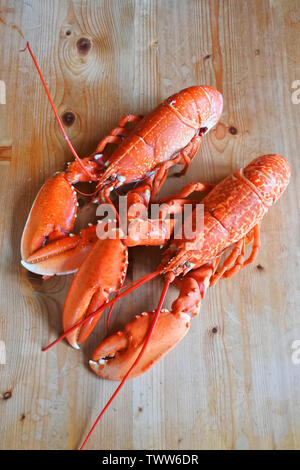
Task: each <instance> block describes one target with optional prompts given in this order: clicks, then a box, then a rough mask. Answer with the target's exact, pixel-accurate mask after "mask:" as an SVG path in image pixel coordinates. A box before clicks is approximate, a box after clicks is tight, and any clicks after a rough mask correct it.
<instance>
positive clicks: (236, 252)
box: [210, 238, 245, 286]
mask: <svg viewBox="0 0 300 470" xmlns="http://www.w3.org/2000/svg"><path fill="white" fill-rule="evenodd" d="M244 247H245V241H244V238H242V239H241V240H239V241H238V242H237V243H236V245H235V247H234V248H233V250H232V251H231V253H230V254H229V255H228V256H227V258H226V259H225V261H224V262H223V265H222V267H221V269H220V271H218V272H217V274H215V275H214V276H213V277H212V279H211V282H210V285H211V286H214V285H215V284H216V283H217V282H218V281H219V279H221V278H222V277H223V276H224V273H225V272H226V271H227V269H228V268H229V266H231V265H232V264H234V265H235V263H236V261H237V259H238V257H239V256H240V255H241V253H242V251H243V250H244Z"/></svg>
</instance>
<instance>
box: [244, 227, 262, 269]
mask: <svg viewBox="0 0 300 470" xmlns="http://www.w3.org/2000/svg"><path fill="white" fill-rule="evenodd" d="M253 237H254V238H253V245H252V252H251V254H250V256H249V258H248V259H247V260H246V261H245V262H244V264H243V267H244V266H247V265H248V264H250V263H253V261H255V259H256V257H257V255H258V252H259V249H260V226H259V224H257V225H255V227H254V228H253Z"/></svg>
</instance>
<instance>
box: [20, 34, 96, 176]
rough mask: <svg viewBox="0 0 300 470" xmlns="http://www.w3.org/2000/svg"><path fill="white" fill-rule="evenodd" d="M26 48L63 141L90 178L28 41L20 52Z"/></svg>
mask: <svg viewBox="0 0 300 470" xmlns="http://www.w3.org/2000/svg"><path fill="white" fill-rule="evenodd" d="M26 49H27V50H28V52H29V54H30V55H31V58H32V60H33V62H34V65H35V67H36V69H37V71H38V74H39V76H40V79H41V81H42V84H43V87H44V89H45V91H46V94H47V96H48V99H49V101H50V104H51V107H52V109H53V111H54V114H55V117H56V120H57V122H58V125H59V127H60V130H61V132H62V133H63V136H64V138H65V141H66V142H67V144H68V146H69V148H70V150H71V152H72V154H73V155H74V157H75V160H77V162H78V163H79V165H80V166H81V168H82V169H83V170H84V171H85V172H86V173H87V174H88V175H89V177H90V178H93V175H92V174H91V173H90V172H89V171H88V169H87V168H86V167H85V166H84V164H83V163H82V161H81V159H80V158H79V156H78V155H77V153H76V150H75V149H74V147H73V145H72V144H71V142H70V139H69V137H68V136H67V134H66V131H65V129H64V126H63V124H62V122H61V119H60V117H59V115H58V112H57V111H56V108H55V106H54V103H53V100H52V98H51V95H50V92H49V90H48V88H47V85H46V82H45V80H44V77H43V75H42V72H41V70H40V68H39V66H38V63H37V60H36V58H35V56H34V54H33V52H32V50H31V48H30V45H29V42H27V43H26V47H25V48H24V49H21V50H20V52H24V51H26Z"/></svg>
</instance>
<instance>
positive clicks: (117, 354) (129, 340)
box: [90, 260, 218, 380]
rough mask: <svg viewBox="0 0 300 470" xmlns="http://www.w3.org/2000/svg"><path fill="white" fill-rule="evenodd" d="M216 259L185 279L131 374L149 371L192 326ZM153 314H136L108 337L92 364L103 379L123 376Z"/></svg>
mask: <svg viewBox="0 0 300 470" xmlns="http://www.w3.org/2000/svg"><path fill="white" fill-rule="evenodd" d="M217 263H218V261H217V260H214V261H213V262H212V263H208V264H206V265H204V266H202V267H201V268H199V269H197V270H195V271H192V272H190V273H189V274H188V275H187V276H186V277H185V278H184V279H183V281H182V285H181V289H180V293H179V296H178V298H177V299H176V300H175V301H174V302H173V304H172V310H171V311H169V310H165V309H164V310H162V311H161V313H160V316H159V318H158V320H157V324H156V326H155V329H154V331H153V332H152V336H151V341H150V342H149V344H148V345H147V348H146V350H145V352H144V354H143V356H142V357H141V358H140V360H139V362H138V363H137V364H136V366H135V367H134V369H133V370H132V371H131V373H130V375H129V378H133V377H136V376H138V375H140V374H142V373H144V372H146V371H147V370H148V369H150V368H151V367H152V366H153V365H154V364H155V363H156V362H158V361H159V360H160V359H161V358H162V357H163V356H165V355H166V354H167V353H168V352H169V351H170V350H171V349H173V348H174V347H175V346H176V345H177V344H178V343H179V342H180V341H181V340H182V339H183V337H184V336H185V335H186V333H187V332H188V330H189V328H190V321H191V318H192V317H193V316H195V315H197V314H198V313H199V308H200V303H201V300H202V299H203V297H204V295H205V293H206V291H207V289H208V287H209V281H210V278H211V276H212V274H213V273H214V271H215V269H216V266H217ZM154 315H155V312H144V313H142V314H141V315H137V316H136V317H135V319H134V320H133V321H131V322H129V323H128V324H127V325H126V326H125V328H124V330H122V331H119V332H117V333H116V334H114V335H111V336H109V337H107V338H106V339H105V340H104V341H103V342H102V343H101V344H100V345H99V346H98V348H97V349H96V350H95V352H94V354H93V356H92V360H91V361H90V367H91V369H92V370H93V372H95V374H96V375H98V376H99V377H102V378H104V379H108V380H122V379H123V377H124V376H125V375H126V373H127V372H128V370H129V369H130V367H131V365H132V364H134V362H135V360H136V358H137V357H138V355H139V353H140V351H141V349H142V347H143V344H144V342H145V340H146V338H147V335H148V332H149V328H150V327H151V325H152V322H153V318H154Z"/></svg>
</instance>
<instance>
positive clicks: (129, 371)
mask: <svg viewBox="0 0 300 470" xmlns="http://www.w3.org/2000/svg"><path fill="white" fill-rule="evenodd" d="M173 279H174V278H173V277H171V276H168V277H167V279H166V282H165V285H164V288H163V290H162V293H161V296H160V300H159V304H158V307H157V309H156V312H155V315H154V319H153V322H152V324H151V327H150V329H149V331H148V333H147V336H146V338H145V341H144V344H143V346H142V349H141V350H140V352H139V355H138V356H137V358H136V359H135V361H134V363H133V364H132V366H131V367H130V369H129V370H128V371H127V372H126V374H125V375H124V377H123V379H122V381H121V383H120V385H119V386H118V388H117V389H116V390H115V391H114V393H113V394H112V396H111V397H110V399H109V400H108V402H107V403H106V405H105V407H104V408H103V410H102V411H101V413H100V414H99V416H98V418H97V419H96V421H95V423H94V424H93V426H92V428H91V430H90V431H89V433H88V435H87V436H86V438H85V440H84V442H83V444H82V446H81V447H80V449H79V450H83V448H84V447H85V445H86V443H87V441H88V440H89V438H90V437H91V435H92V433H93V431H94V429H95V428H96V426H97V424H98V423H99V421H100V419H101V418H102V416H103V415H104V413H105V411H106V410H107V409H108V407H109V406H110V404H111V403H112V401H113V400H114V399H115V398H116V396H117V395H118V393H119V392H120V390H121V388H122V387H123V385H124V384H125V382H126V380H127V379H128V376H129V374H130V373H131V372H132V370H133V369H134V368H135V366H136V365H137V364H138V362H139V361H140V359H141V358H142V356H143V354H144V352H145V349H146V347H147V345H148V343H149V341H150V339H151V336H152V334H153V331H154V328H155V326H156V324H157V321H158V318H159V315H160V312H161V308H162V305H163V303H164V300H165V297H166V295H167V292H168V288H169V285H170V283H171V282H172V281H173Z"/></svg>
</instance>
